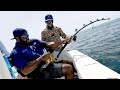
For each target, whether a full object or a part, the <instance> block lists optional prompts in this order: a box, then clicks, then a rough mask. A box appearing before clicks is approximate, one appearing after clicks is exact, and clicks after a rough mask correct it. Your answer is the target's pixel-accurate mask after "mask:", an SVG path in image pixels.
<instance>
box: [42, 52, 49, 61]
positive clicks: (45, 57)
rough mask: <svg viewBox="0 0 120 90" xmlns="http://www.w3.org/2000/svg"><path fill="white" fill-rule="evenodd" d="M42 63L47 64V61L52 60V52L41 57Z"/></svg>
mask: <svg viewBox="0 0 120 90" xmlns="http://www.w3.org/2000/svg"><path fill="white" fill-rule="evenodd" d="M41 59H42V61H44V62H46V60H48V59H50V52H47V53H45V54H43V55H42V56H41Z"/></svg>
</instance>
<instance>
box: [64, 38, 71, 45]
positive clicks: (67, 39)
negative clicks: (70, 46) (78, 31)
mask: <svg viewBox="0 0 120 90" xmlns="http://www.w3.org/2000/svg"><path fill="white" fill-rule="evenodd" d="M70 42H71V37H66V38H65V39H64V42H63V44H66V43H70Z"/></svg>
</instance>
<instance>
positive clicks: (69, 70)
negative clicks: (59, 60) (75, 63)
mask: <svg viewBox="0 0 120 90" xmlns="http://www.w3.org/2000/svg"><path fill="white" fill-rule="evenodd" d="M62 72H63V75H64V76H65V79H75V77H74V71H73V67H72V66H71V65H70V64H64V63H63V64H62Z"/></svg>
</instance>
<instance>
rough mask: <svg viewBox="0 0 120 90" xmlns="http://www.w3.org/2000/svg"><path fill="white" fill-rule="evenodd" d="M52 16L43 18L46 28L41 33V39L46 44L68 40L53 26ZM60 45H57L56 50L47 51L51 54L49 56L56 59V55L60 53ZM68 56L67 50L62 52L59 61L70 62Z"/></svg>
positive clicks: (60, 30) (58, 28) (59, 29)
mask: <svg viewBox="0 0 120 90" xmlns="http://www.w3.org/2000/svg"><path fill="white" fill-rule="evenodd" d="M53 22H54V20H53V16H52V15H51V14H48V15H46V16H45V23H46V28H45V29H44V30H43V31H42V32H41V39H42V40H43V41H46V42H56V41H61V38H62V39H65V38H69V37H68V36H67V35H66V34H65V33H64V32H63V31H62V29H61V28H60V27H58V26H54V25H53ZM62 46H63V44H62V45H59V46H58V47H57V48H56V49H49V48H48V49H47V50H48V51H50V52H51V54H52V55H53V56H54V57H57V55H58V53H59V52H60V50H61V48H62ZM68 55H69V54H68V53H67V50H63V51H62V53H61V55H60V56H59V59H63V60H68V59H69V60H70V58H69V56H68Z"/></svg>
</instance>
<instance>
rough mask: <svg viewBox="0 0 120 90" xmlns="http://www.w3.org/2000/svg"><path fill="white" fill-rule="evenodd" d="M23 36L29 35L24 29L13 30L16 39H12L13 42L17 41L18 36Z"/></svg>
mask: <svg viewBox="0 0 120 90" xmlns="http://www.w3.org/2000/svg"><path fill="white" fill-rule="evenodd" d="M22 35H28V33H27V31H26V30H25V29H23V28H16V29H15V30H13V36H14V38H12V39H11V40H13V39H15V38H16V37H18V36H22Z"/></svg>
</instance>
